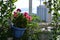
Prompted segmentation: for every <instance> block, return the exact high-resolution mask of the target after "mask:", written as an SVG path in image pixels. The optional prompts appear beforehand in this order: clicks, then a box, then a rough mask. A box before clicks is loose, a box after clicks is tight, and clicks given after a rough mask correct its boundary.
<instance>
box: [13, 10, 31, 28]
mask: <svg viewBox="0 0 60 40" xmlns="http://www.w3.org/2000/svg"><path fill="white" fill-rule="evenodd" d="M31 20H32V17H31V16H30V15H29V14H28V13H27V12H24V13H21V9H17V10H16V11H14V14H13V24H14V26H15V27H19V28H25V27H27V24H28V23H30V22H31Z"/></svg>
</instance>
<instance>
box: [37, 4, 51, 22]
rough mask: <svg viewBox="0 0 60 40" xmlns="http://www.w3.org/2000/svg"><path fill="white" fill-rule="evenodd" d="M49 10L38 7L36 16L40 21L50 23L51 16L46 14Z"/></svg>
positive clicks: (44, 7) (43, 6) (41, 6)
mask: <svg viewBox="0 0 60 40" xmlns="http://www.w3.org/2000/svg"><path fill="white" fill-rule="evenodd" d="M48 11H49V9H48V8H46V6H45V5H39V6H38V7H37V15H38V16H39V17H40V19H41V20H42V21H45V22H51V14H49V13H48Z"/></svg>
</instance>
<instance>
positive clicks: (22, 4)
mask: <svg viewBox="0 0 60 40" xmlns="http://www.w3.org/2000/svg"><path fill="white" fill-rule="evenodd" d="M32 1H33V2H32V13H37V6H39V5H40V0H32ZM42 2H43V0H42ZM25 4H26V5H25ZM15 5H16V9H17V8H20V9H21V10H22V12H25V11H26V12H29V0H18V1H17V2H15ZM42 5H43V3H42Z"/></svg>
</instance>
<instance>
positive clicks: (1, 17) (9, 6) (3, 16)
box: [0, 0, 15, 40]
mask: <svg viewBox="0 0 60 40" xmlns="http://www.w3.org/2000/svg"><path fill="white" fill-rule="evenodd" d="M12 1H13V0H12ZM12 1H11V0H7V1H3V0H1V1H0V29H1V32H0V39H1V40H6V37H7V35H8V34H7V31H8V28H9V25H8V21H7V20H8V19H9V18H11V16H12V11H13V9H15V6H14V3H13V2H12ZM14 2H15V0H14ZM4 38H5V39H4Z"/></svg>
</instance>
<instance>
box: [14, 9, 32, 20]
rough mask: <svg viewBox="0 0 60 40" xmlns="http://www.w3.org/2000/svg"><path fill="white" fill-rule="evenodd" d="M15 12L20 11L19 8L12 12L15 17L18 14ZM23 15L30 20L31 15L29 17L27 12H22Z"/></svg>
mask: <svg viewBox="0 0 60 40" xmlns="http://www.w3.org/2000/svg"><path fill="white" fill-rule="evenodd" d="M17 12H21V9H17V10H16V11H15V12H14V17H17V16H18V14H17ZM23 16H24V17H25V18H26V19H27V20H28V21H32V17H31V16H30V15H29V14H28V13H27V12H24V13H23Z"/></svg>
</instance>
